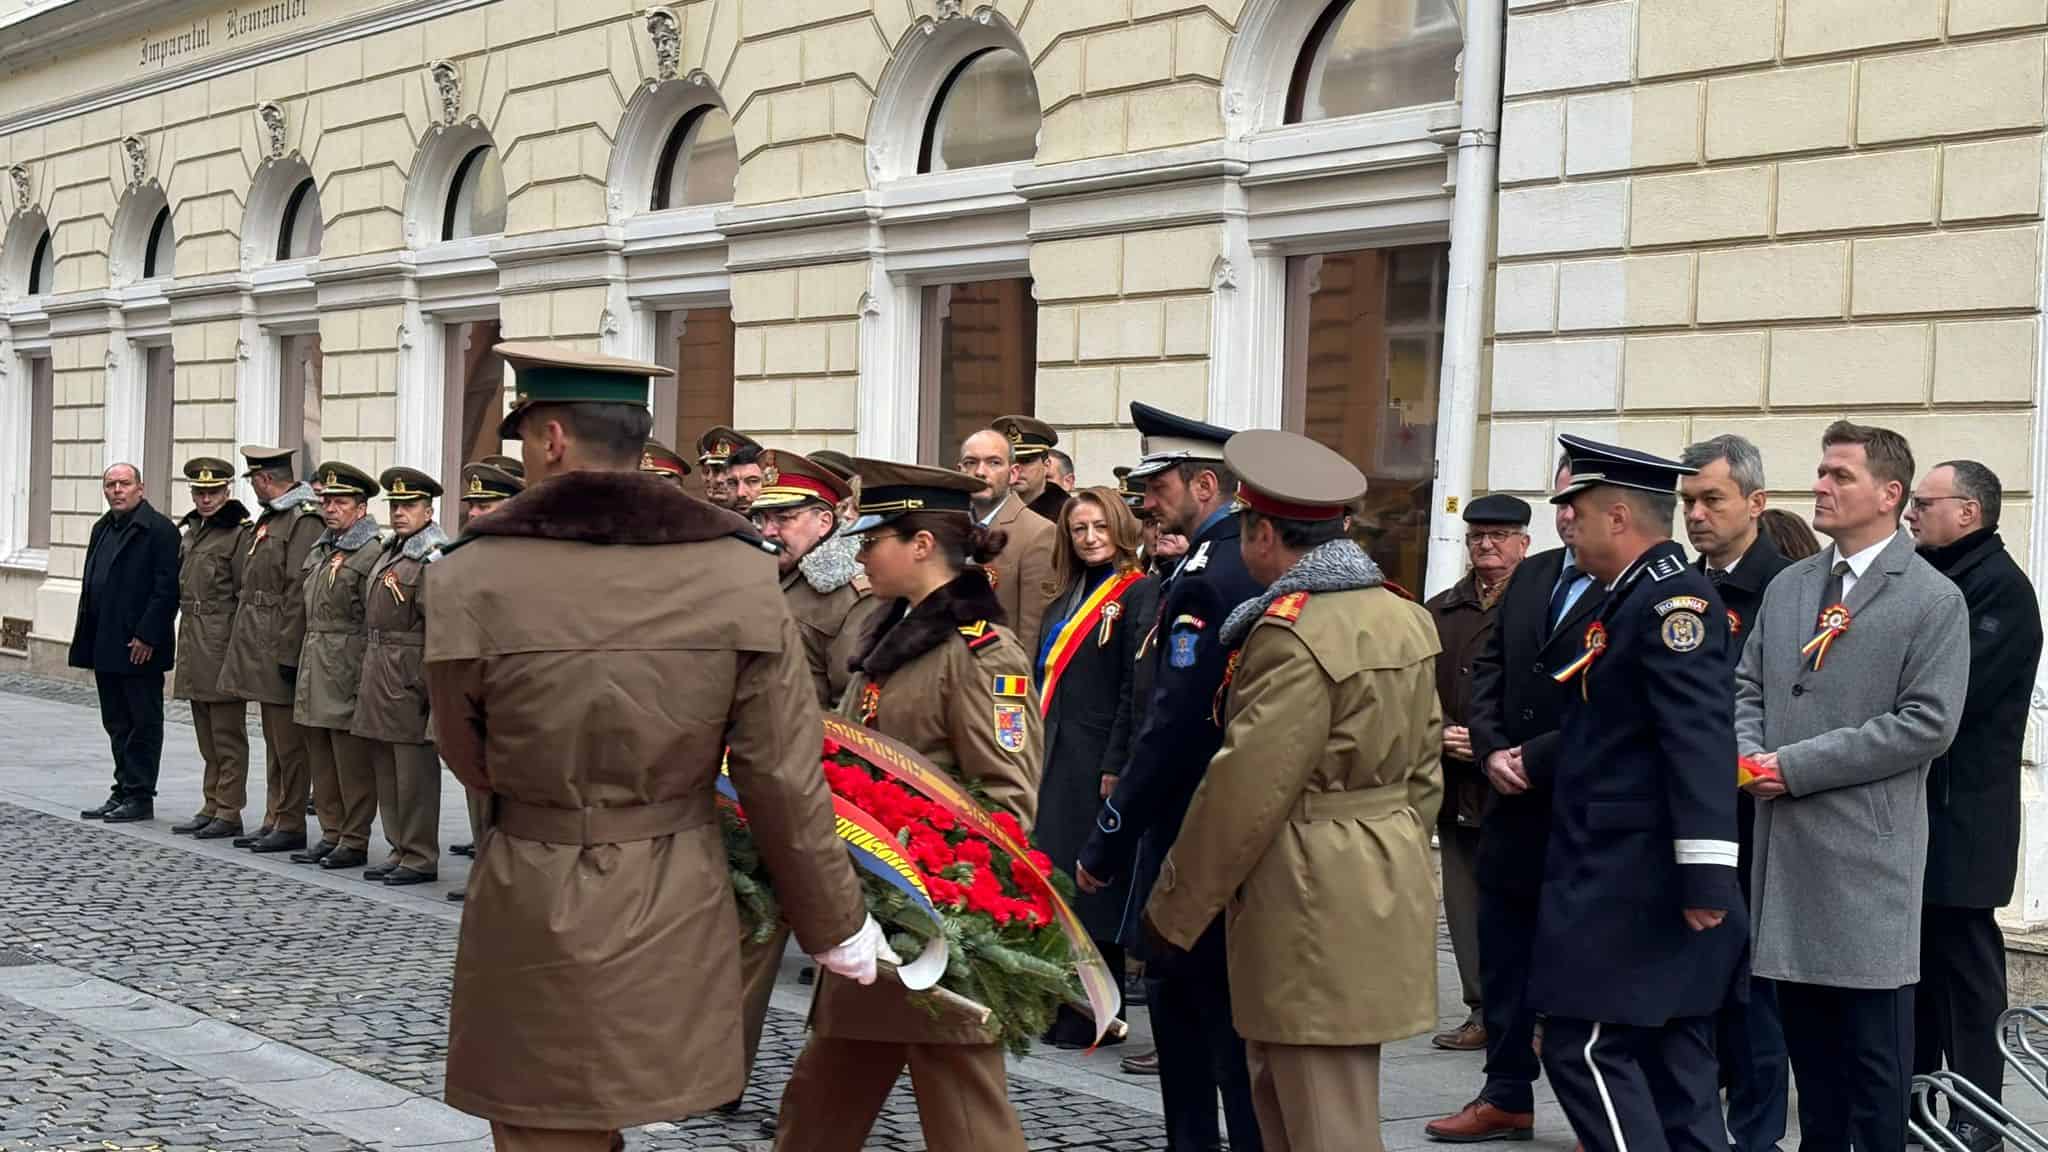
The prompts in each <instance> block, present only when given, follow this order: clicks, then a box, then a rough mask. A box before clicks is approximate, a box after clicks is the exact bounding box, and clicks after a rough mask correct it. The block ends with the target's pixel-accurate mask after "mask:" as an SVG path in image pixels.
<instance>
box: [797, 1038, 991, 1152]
mask: <svg viewBox="0 0 2048 1152" xmlns="http://www.w3.org/2000/svg"><path fill="white" fill-rule="evenodd" d="M906 1066H907V1067H908V1068H909V1069H910V1088H911V1091H912V1092H914V1093H915V1094H916V1096H917V1120H918V1124H919V1126H920V1127H922V1128H923V1130H924V1146H925V1147H926V1148H930V1149H932V1152H955V1150H958V1152H1024V1126H1023V1124H1022V1123H1021V1122H1020V1121H1019V1120H1018V1119H1017V1111H1016V1109H1014V1108H1012V1107H1010V1091H1009V1080H1008V1079H1007V1077H1006V1075H1005V1074H1004V1071H1003V1050H1002V1048H1001V1047H1000V1046H999V1045H995V1044H891V1043H887V1042H877V1041H870V1040H842V1039H839V1038H836V1037H831V1036H819V1035H817V1034H816V1033H813V1034H812V1035H811V1037H810V1040H809V1042H808V1043H806V1044H805V1045H804V1050H803V1054H802V1055H800V1056H798V1057H797V1058H796V1067H795V1068H794V1069H793V1070H792V1071H791V1072H790V1074H789V1083H788V1084H787V1085H785V1086H784V1087H783V1089H782V1114H781V1117H780V1118H779V1119H778V1120H777V1121H776V1126H775V1152H860V1149H861V1147H862V1145H864V1144H865V1143H866V1142H867V1138H868V1131H869V1129H871V1128H873V1127H874V1126H875V1120H876V1118H877V1117H879V1116H881V1114H882V1102H883V1101H884V1100H886V1099H887V1098H888V1096H889V1090H890V1089H892V1088H894V1087H895V1086H896V1078H897V1077H898V1076H899V1075H901V1074H902V1072H903V1069H904V1068H905V1067H906Z"/></svg>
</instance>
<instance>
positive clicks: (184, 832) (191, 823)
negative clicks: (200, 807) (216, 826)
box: [171, 812, 213, 836]
mask: <svg viewBox="0 0 2048 1152" xmlns="http://www.w3.org/2000/svg"><path fill="white" fill-rule="evenodd" d="M211 823H213V817H211V816H208V815H206V814H205V813H203V812H202V813H200V814H199V815H197V816H194V817H193V818H191V819H190V820H187V821H185V822H184V823H182V824H173V825H171V832H172V833H173V834H175V835H178V836H190V835H192V834H193V833H195V832H197V831H199V830H200V829H202V828H204V827H206V826H207V825H208V824H211Z"/></svg>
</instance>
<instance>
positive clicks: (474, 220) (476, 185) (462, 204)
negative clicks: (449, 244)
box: [441, 144, 505, 240]
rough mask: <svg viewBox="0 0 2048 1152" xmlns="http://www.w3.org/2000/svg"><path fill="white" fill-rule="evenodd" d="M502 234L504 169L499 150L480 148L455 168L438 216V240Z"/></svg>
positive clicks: (465, 156) (503, 227)
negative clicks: (446, 199) (499, 157)
mask: <svg viewBox="0 0 2048 1152" xmlns="http://www.w3.org/2000/svg"><path fill="white" fill-rule="evenodd" d="M504 230H505V169H504V167H503V166H502V165H501V164H499V162H498V150H497V149H496V148H494V147H492V146H491V145H489V144H479V145H477V146H476V147H474V148H472V149H470V150H469V151H468V153H466V154H465V155H464V156H463V157H462V162H461V163H460V164H457V165H456V166H455V178H454V179H453V180H450V181H449V182H448V204H447V207H446V208H445V209H444V210H443V211H442V213H441V239H443V240H460V239H462V238H464V237H466V236H490V235H492V234H494V233H498V232H503V231H504Z"/></svg>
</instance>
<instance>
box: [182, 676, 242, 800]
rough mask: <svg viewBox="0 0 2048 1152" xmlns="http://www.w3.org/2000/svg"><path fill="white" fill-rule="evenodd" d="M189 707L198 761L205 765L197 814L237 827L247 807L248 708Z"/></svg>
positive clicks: (235, 703)
mask: <svg viewBox="0 0 2048 1152" xmlns="http://www.w3.org/2000/svg"><path fill="white" fill-rule="evenodd" d="M191 703H192V728H193V730H194V731H195V732H197V733H198V734H199V758H200V759H201V760H203V761H205V762H206V771H205V774H204V776H203V777H202V778H201V780H200V784H199V796H200V799H199V813H198V814H199V815H201V816H207V817H211V818H212V819H215V820H225V821H227V822H228V823H230V824H236V825H239V824H241V822H242V808H243V807H244V806H245V805H247V804H248V803H249V705H248V703H247V702H245V701H241V700H228V701H223V702H220V703H210V702H208V701H204V700H194V701H192V702H191Z"/></svg>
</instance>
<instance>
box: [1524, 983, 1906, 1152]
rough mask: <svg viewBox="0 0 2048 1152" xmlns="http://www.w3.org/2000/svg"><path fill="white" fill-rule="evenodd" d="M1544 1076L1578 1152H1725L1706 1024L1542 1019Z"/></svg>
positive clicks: (1692, 1019) (1693, 1020) (1704, 1019)
mask: <svg viewBox="0 0 2048 1152" xmlns="http://www.w3.org/2000/svg"><path fill="white" fill-rule="evenodd" d="M1543 1070H1544V1072H1545V1073H1547V1074H1548V1075H1549V1076H1550V1087H1551V1088H1552V1089H1553V1090H1554V1091H1555V1092H1556V1093H1557V1102H1558V1104H1559V1106H1560V1107H1562V1108H1563V1109H1564V1114H1565V1118H1566V1119H1568V1120H1570V1121H1571V1124H1572V1131H1573V1132H1574V1133H1575V1134H1577V1136H1578V1138H1579V1141H1580V1143H1582V1144H1584V1145H1585V1152H1728V1130H1727V1128H1726V1127H1724V1126H1723V1124H1722V1121H1721V1089H1720V1083H1719V1077H1718V1076H1717V1074H1716V1073H1717V1068H1716V1064H1715V1060H1714V1018H1713V1017H1711V1016H1688V1017H1683V1018H1680V1019H1677V1020H1673V1021H1671V1022H1669V1023H1667V1024H1664V1025H1662V1026H1659V1027H1640V1026H1637V1025H1632V1024H1603V1023H1600V1022H1599V1021H1595V1020H1578V1019H1573V1018H1570V1017H1564V1016H1551V1017H1547V1018H1546V1019H1545V1020H1544V1022H1543ZM1873 1152H1877V1150H1873ZM1890 1152H1898V1150H1897V1149H1896V1148H1894V1149H1891V1150H1890Z"/></svg>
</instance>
